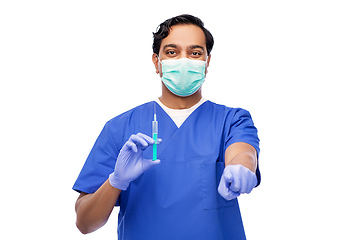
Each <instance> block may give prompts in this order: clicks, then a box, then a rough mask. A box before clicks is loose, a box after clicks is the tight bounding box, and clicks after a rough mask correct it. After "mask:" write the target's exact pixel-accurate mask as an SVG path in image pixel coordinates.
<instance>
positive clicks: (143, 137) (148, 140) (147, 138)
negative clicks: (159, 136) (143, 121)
mask: <svg viewBox="0 0 360 240" xmlns="http://www.w3.org/2000/svg"><path fill="white" fill-rule="evenodd" d="M136 136H139V137H141V138H142V139H144V140H145V141H146V142H147V143H148V144H154V143H155V141H154V139H152V138H151V137H149V136H148V135H146V134H143V133H138V134H136Z"/></svg>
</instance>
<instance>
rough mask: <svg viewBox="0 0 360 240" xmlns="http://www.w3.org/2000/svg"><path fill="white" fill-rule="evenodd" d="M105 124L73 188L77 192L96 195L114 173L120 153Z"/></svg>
mask: <svg viewBox="0 0 360 240" xmlns="http://www.w3.org/2000/svg"><path fill="white" fill-rule="evenodd" d="M109 128H110V127H109V122H108V123H106V124H105V126H104V128H103V130H102V131H101V133H100V135H99V137H98V138H97V140H96V142H95V144H94V146H93V148H92V150H91V152H90V154H89V156H88V158H87V159H86V162H85V164H84V166H83V168H82V170H81V172H80V174H79V176H78V178H77V180H76V182H75V184H74V186H73V190H75V191H77V192H85V193H94V192H96V190H97V189H98V188H99V187H100V186H101V185H102V184H103V183H104V182H105V181H106V180H107V179H108V177H109V174H110V173H112V172H113V171H114V167H115V163H116V160H117V156H118V154H119V151H120V150H118V148H117V146H116V144H115V142H114V140H113V137H112V134H111V132H110V129H109Z"/></svg>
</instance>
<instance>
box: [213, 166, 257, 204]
mask: <svg viewBox="0 0 360 240" xmlns="http://www.w3.org/2000/svg"><path fill="white" fill-rule="evenodd" d="M256 184H257V177H256V175H255V173H253V172H252V171H250V170H249V169H248V168H246V167H244V166H243V165H241V164H237V165H228V166H226V167H225V169H224V172H223V174H222V176H221V180H220V183H219V187H218V192H219V194H220V195H221V196H222V197H223V198H225V199H226V200H228V201H230V200H232V199H234V198H237V197H238V196H240V194H243V193H250V192H251V191H252V189H253V188H254V187H255V186H256Z"/></svg>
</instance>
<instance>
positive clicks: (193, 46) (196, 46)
mask: <svg viewBox="0 0 360 240" xmlns="http://www.w3.org/2000/svg"><path fill="white" fill-rule="evenodd" d="M168 47H170V48H179V47H178V45H176V44H173V43H170V44H166V45H165V46H164V47H163V51H165V49H166V48H168ZM195 48H200V49H201V50H203V51H205V48H204V47H203V46H200V45H191V46H189V47H188V49H195Z"/></svg>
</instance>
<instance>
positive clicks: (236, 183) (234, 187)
mask: <svg viewBox="0 0 360 240" xmlns="http://www.w3.org/2000/svg"><path fill="white" fill-rule="evenodd" d="M232 175H233V181H232V182H231V184H230V187H229V188H230V190H231V191H233V192H239V191H240V190H241V187H242V183H243V181H242V179H241V178H240V176H239V174H238V173H236V172H235V173H233V174H232Z"/></svg>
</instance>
